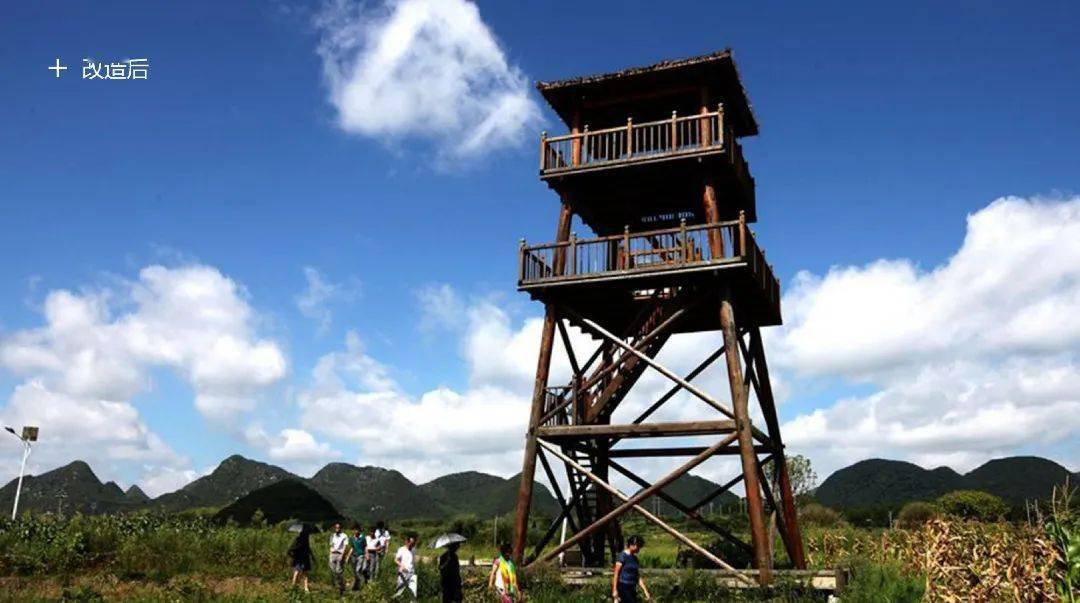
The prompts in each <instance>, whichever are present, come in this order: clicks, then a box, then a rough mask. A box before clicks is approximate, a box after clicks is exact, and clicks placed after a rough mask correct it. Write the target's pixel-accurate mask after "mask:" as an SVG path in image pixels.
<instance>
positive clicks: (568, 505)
mask: <svg viewBox="0 0 1080 603" xmlns="http://www.w3.org/2000/svg"><path fill="white" fill-rule="evenodd" d="M537 456H538V457H539V459H540V464H541V465H542V466H543V467H544V473H546V474H547V478H548V481H549V482H550V483H551V489H552V490H553V491H554V492H555V498H556V500H558V502H559V508H560V510H561V512H560V513H559V516H558V517H556V518H555V520H554V521H552V522H551V524H550V525H549V526H548V529H547V531H546V532H544V535H543V536H542V537H541V538H540V540H539V542H537V543H536V546H535V547H534V548H533V554H532V558H533V559H535V558H536V557H537V556H538V555H540V551H542V550H544V547H545V546H547V543H548V542H549V541H550V540H551V538H552V536H554V535H555V531H556V530H558V529H559V524H561V523H562V522H563V520H564V519H565V520H566V521H567V522H569V523H570V529H571V530H573V531H575V532H577V522H575V521H574V517H573V513H571V512H570V511H571V509H572V508H573V505H574V504H576V503H577V501H578V496H579V494H580V492H579V489H578V488H575V487H574V483H573V482H570V501H569V502H567V501H566V500H565V499H564V498H563V493H562V488H560V487H559V483H558V482H557V481H555V473H554V472H553V471H552V470H551V465H550V464H549V463H548V460H547V457H546V456H544V452H543V451H542V450H538V451H537Z"/></svg>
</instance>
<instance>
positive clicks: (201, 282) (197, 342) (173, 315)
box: [0, 265, 286, 492]
mask: <svg viewBox="0 0 1080 603" xmlns="http://www.w3.org/2000/svg"><path fill="white" fill-rule="evenodd" d="M42 311H43V316H44V325H42V326H40V327H36V328H29V329H24V330H19V331H15V332H12V333H11V334H9V335H7V336H5V337H3V338H2V339H0V367H2V368H4V369H6V370H7V371H9V372H11V373H12V374H14V375H16V376H18V377H22V378H23V379H24V381H23V382H22V383H21V384H20V385H17V386H16V387H15V389H14V390H13V392H12V394H11V396H10V398H9V399H8V402H7V404H6V405H5V406H4V407H3V408H2V409H0V420H2V421H3V422H4V423H10V424H15V425H21V424H37V425H40V426H41V428H42V429H41V442H42V446H40V447H39V448H38V450H37V452H35V456H34V459H35V463H36V466H38V467H46V468H51V467H53V466H55V465H58V464H61V463H64V462H67V461H70V460H72V459H76V458H81V459H84V460H86V461H88V462H90V463H91V464H92V466H94V468H95V470H97V471H98V472H99V474H101V475H103V476H110V475H113V474H115V473H117V472H119V471H120V467H121V466H122V465H124V464H125V463H126V464H128V466H131V464H132V463H136V462H137V463H138V464H139V465H140V466H143V467H144V470H143V473H144V474H145V475H146V476H148V479H151V480H153V483H154V484H166V483H169V484H172V483H177V482H179V481H180V480H182V479H184V478H185V476H187V475H188V470H187V469H185V467H186V465H187V463H188V461H187V459H185V458H183V457H181V456H179V455H177V454H176V453H175V452H173V451H172V450H171V449H170V448H169V447H168V446H167V445H166V444H165V443H164V442H163V441H162V439H161V438H160V437H159V436H158V435H157V434H155V433H153V432H151V431H150V430H149V429H148V427H147V426H146V424H145V423H144V422H143V421H142V419H141V418H140V416H139V412H138V410H137V408H136V407H135V406H134V405H133V404H132V402H131V401H132V399H133V398H135V397H136V396H137V395H138V394H140V393H143V392H146V391H149V390H150V389H152V383H151V374H152V372H153V371H154V370H155V369H158V368H166V369H171V370H173V371H175V372H176V373H177V374H178V375H179V376H180V377H181V378H182V379H184V380H185V381H186V382H187V383H188V384H189V385H190V386H191V387H192V389H193V390H194V394H195V407H196V408H197V409H198V410H199V411H200V412H202V413H203V414H204V415H205V416H207V417H210V418H213V419H217V420H221V421H228V420H231V419H234V418H235V417H236V415H237V413H239V412H242V411H245V410H250V409H252V408H254V406H255V402H256V399H257V398H258V395H259V394H260V393H261V392H262V391H263V390H264V389H265V388H267V387H269V386H271V385H273V384H275V383H277V382H278V381H280V380H281V378H282V377H284V375H285V371H286V363H285V358H284V355H283V353H282V352H281V350H280V348H279V347H278V345H277V344H276V343H275V342H273V341H271V340H268V339H261V338H259V337H258V336H257V335H256V334H255V330H256V323H257V322H258V318H257V316H256V314H255V312H254V311H253V310H252V308H251V307H250V306H249V305H248V303H247V301H246V300H245V299H244V292H243V290H242V289H241V287H240V286H239V285H238V284H237V283H235V282H234V281H232V280H231V279H229V278H227V277H225V276H224V275H222V274H221V273H220V272H218V271H217V270H215V269H214V268H211V267H208V266H201V265H191V266H185V267H179V268H166V267H164V266H156V265H155V266H149V267H146V268H144V269H142V270H141V271H140V272H139V276H138V279H137V280H135V281H134V282H123V283H120V285H118V286H115V287H114V288H99V289H92V290H86V291H83V292H80V293H76V292H72V291H68V290H55V291H51V292H49V293H48V295H47V296H46V298H45V301H44V304H43V306H42ZM154 488H155V486H153V485H151V486H150V487H149V488H148V492H149V491H150V490H152V489H154Z"/></svg>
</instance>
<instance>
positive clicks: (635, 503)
mask: <svg viewBox="0 0 1080 603" xmlns="http://www.w3.org/2000/svg"><path fill="white" fill-rule="evenodd" d="M735 437H736V436H734V435H732V436H728V437H727V438H724V439H723V440H722V441H720V442H718V443H717V444H716V445H715V446H713V447H712V448H717V449H719V448H722V447H724V446H727V445H728V444H730V443H731V442H733V441H734V440H735ZM538 443H539V444H540V446H542V447H544V448H545V449H546V450H548V451H550V452H551V453H552V454H553V455H555V456H556V457H558V458H559V459H561V460H562V461H563V462H564V463H566V464H567V465H569V466H571V467H573V468H574V469H576V470H577V471H579V472H580V473H582V474H583V475H585V477H587V478H589V479H590V480H592V481H593V482H594V483H596V485H598V486H600V487H601V488H603V489H605V490H607V491H608V492H610V493H611V494H613V495H614V496H616V497H617V498H619V499H620V500H622V501H623V504H621V505H619V506H618V507H617V508H616V509H614V510H613V511H611V512H610V513H608V514H607V515H605V516H604V517H601V518H600V519H598V520H596V521H595V522H593V523H592V524H591V525H589V526H588V527H586V528H585V529H583V530H582V531H580V532H578V533H577V534H574V536H573V537H572V538H570V539H568V540H567V541H566V542H564V543H562V544H561V545H559V546H557V547H555V548H554V549H552V550H551V551H548V552H547V553H546V554H544V555H543V556H542V557H540V559H538V560H537V562H540V563H543V562H546V561H550V560H551V559H554V558H555V557H557V556H558V555H559V553H561V552H563V551H565V550H566V549H568V548H570V547H572V546H574V545H576V544H577V543H578V542H580V541H581V540H583V539H585V538H587V537H588V536H589V535H590V534H592V533H594V532H596V531H597V530H599V529H600V528H602V527H604V526H605V525H606V524H608V523H609V522H611V521H612V520H614V519H615V518H617V517H619V516H620V515H622V514H624V513H626V512H627V511H629V510H631V509H633V510H635V511H637V512H638V513H640V514H641V515H642V516H644V517H645V518H646V519H648V520H649V521H651V522H653V523H654V524H656V525H657V526H658V527H660V528H661V529H663V530H664V531H665V532H667V533H669V534H671V535H672V536H674V537H675V538H676V539H677V540H679V541H680V542H682V543H683V544H685V545H686V546H688V547H690V548H691V549H694V551H696V552H697V553H698V554H700V555H702V556H703V557H705V558H706V559H708V560H709V561H711V562H713V563H715V564H716V565H718V566H720V567H722V568H724V569H727V570H731V571H735V572H738V570H736V569H735V568H734V567H732V566H731V565H730V564H728V563H727V562H725V561H724V560H723V559H720V558H719V557H717V556H716V555H713V554H712V553H710V552H709V551H708V550H706V549H705V548H704V547H702V546H701V545H699V544H698V543H696V542H694V541H693V540H691V539H690V538H688V537H687V536H685V535H684V534H683V533H681V532H679V531H678V530H676V529H675V528H673V527H671V526H670V525H668V524H667V523H665V522H664V521H663V520H662V519H660V518H659V517H657V516H655V515H653V514H652V513H650V512H648V511H647V510H645V508H644V507H642V506H641V505H640V504H639V503H640V502H641V501H642V500H644V499H646V498H648V497H649V496H652V495H653V494H654V493H656V492H657V491H659V490H661V489H663V488H664V487H665V486H667V485H668V484H670V483H671V482H673V481H675V480H676V479H678V478H679V477H681V476H683V475H684V474H686V473H687V472H688V471H690V470H691V469H693V468H694V467H697V466H698V465H700V464H701V463H703V462H705V460H707V459H708V458H709V456H711V453H710V452H709V451H706V452H705V453H702V454H701V455H698V456H697V457H694V458H693V459H691V460H690V461H689V462H687V463H686V464H684V465H683V466H681V467H679V468H678V469H676V470H675V471H672V472H671V473H669V474H668V475H666V476H665V477H663V478H661V479H660V480H659V481H657V482H656V483H655V484H653V485H652V487H650V488H646V489H644V490H642V491H640V492H638V493H637V494H635V495H634V496H627V495H626V494H625V493H623V492H622V491H620V490H619V489H618V488H616V487H614V486H612V485H611V484H609V483H607V482H606V481H604V480H602V479H600V478H599V477H597V476H596V475H595V474H593V473H592V472H591V471H589V470H588V469H586V468H584V467H582V466H581V465H579V464H578V463H577V462H575V461H574V460H573V459H571V458H570V457H568V456H566V455H565V454H563V453H562V451H560V450H559V449H558V447H557V446H554V445H552V444H550V443H548V442H545V441H543V440H539V441H538ZM738 577H739V580H742V581H744V582H746V583H747V584H750V585H756V582H754V581H753V580H752V579H750V578H748V577H746V576H743V575H741V574H738Z"/></svg>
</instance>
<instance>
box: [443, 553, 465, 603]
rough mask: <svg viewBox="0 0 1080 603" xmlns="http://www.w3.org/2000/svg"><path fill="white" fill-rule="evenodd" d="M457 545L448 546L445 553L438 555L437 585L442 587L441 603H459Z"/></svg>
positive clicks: (459, 577) (459, 565)
mask: <svg viewBox="0 0 1080 603" xmlns="http://www.w3.org/2000/svg"><path fill="white" fill-rule="evenodd" d="M459 546H460V545H459V544H458V543H456V542H455V543H452V544H448V545H447V546H446V552H445V553H443V554H442V555H439V584H440V585H442V600H443V603H461V600H462V598H463V595H462V593H461V563H460V562H459V561H458V556H457V551H458V547H459Z"/></svg>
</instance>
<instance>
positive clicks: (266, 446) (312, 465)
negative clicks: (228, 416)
mask: <svg viewBox="0 0 1080 603" xmlns="http://www.w3.org/2000/svg"><path fill="white" fill-rule="evenodd" d="M244 439H245V440H247V442H248V444H250V445H252V446H254V447H256V448H259V449H261V450H263V451H265V452H266V455H267V456H269V457H270V459H272V460H274V461H278V462H282V463H284V464H285V465H286V466H287V467H289V468H292V469H294V470H295V471H297V472H299V473H308V472H310V471H312V470H314V469H317V468H318V467H320V466H322V465H323V464H325V463H326V462H327V461H328V460H330V459H334V458H338V457H340V456H341V453H340V452H338V451H337V450H334V449H333V448H332V447H331V446H330V445H329V444H327V443H325V442H320V441H318V440H316V439H315V436H313V435H312V434H311V433H310V432H308V431H305V430H303V429H291V428H286V429H282V430H281V431H279V432H278V433H277V435H271V434H269V433H267V432H266V430H265V429H263V427H262V426H261V425H258V424H255V425H251V426H250V427H248V428H247V429H246V430H245V431H244Z"/></svg>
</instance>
